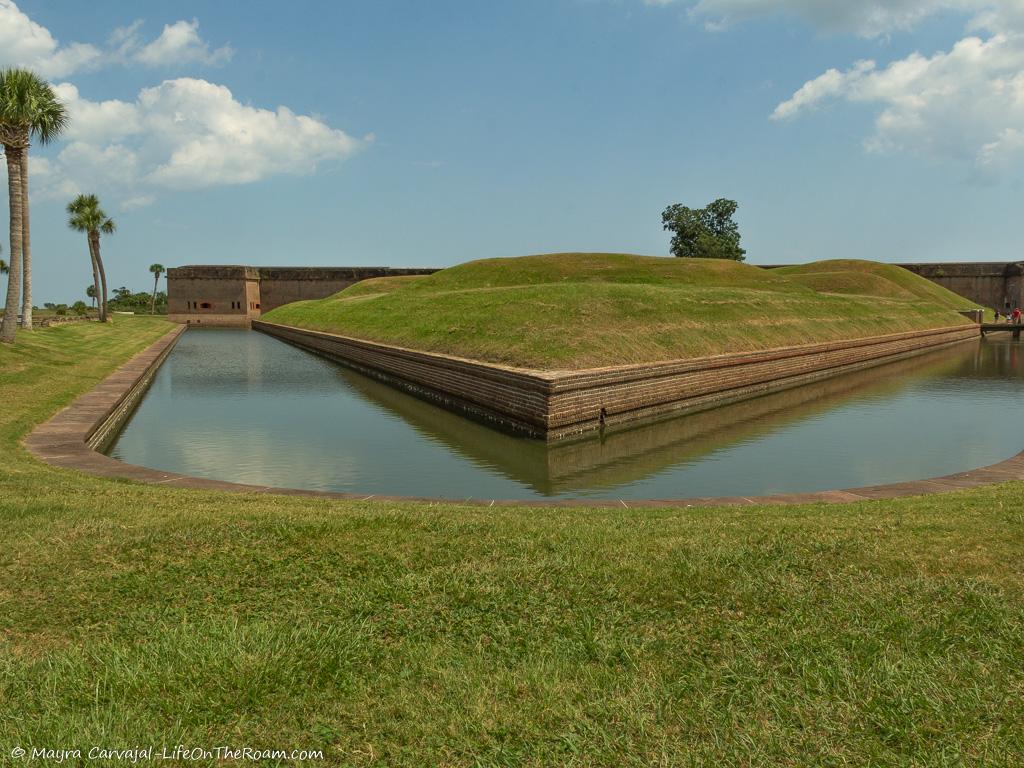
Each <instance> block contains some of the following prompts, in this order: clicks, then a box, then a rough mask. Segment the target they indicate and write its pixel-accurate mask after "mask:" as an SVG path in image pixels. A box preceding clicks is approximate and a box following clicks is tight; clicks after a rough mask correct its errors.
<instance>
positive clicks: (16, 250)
mask: <svg viewBox="0 0 1024 768" xmlns="http://www.w3.org/2000/svg"><path fill="white" fill-rule="evenodd" d="M4 154H6V155H7V193H8V200H9V202H10V208H11V265H10V272H9V273H8V275H7V303H6V304H5V305H4V319H3V323H2V324H0V342H5V343H8V344H10V343H12V342H13V341H14V337H15V335H16V334H17V332H18V299H20V298H21V214H22V210H21V208H22V201H21V154H22V150H21V149H20V148H18V147H11V146H7V145H5V146H4Z"/></svg>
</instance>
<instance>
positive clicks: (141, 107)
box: [37, 78, 371, 208]
mask: <svg viewBox="0 0 1024 768" xmlns="http://www.w3.org/2000/svg"><path fill="white" fill-rule="evenodd" d="M56 89H57V92H58V94H59V95H60V96H61V98H62V99H64V100H65V102H66V103H67V105H68V110H69V112H70V115H71V126H72V127H71V129H70V130H69V133H68V138H69V139H70V143H69V144H67V145H66V146H65V147H64V148H63V149H62V150H61V152H60V153H59V154H58V155H57V156H56V158H54V159H53V161H52V166H51V167H50V168H48V169H47V172H46V173H44V174H42V176H41V177H40V180H39V182H38V184H37V189H38V190H39V191H40V194H41V195H42V196H46V197H62V196H65V195H67V193H68V190H70V189H76V190H77V189H78V188H89V189H97V190H98V189H106V190H109V191H111V192H112V193H113V194H114V195H115V196H117V197H119V198H120V199H121V205H122V206H126V207H129V208H130V207H139V206H140V205H144V204H148V203H149V202H151V200H152V197H153V195H154V193H155V192H156V191H157V190H159V189H198V188H202V187H212V186H220V185H225V184H246V183H251V182H255V181H259V180H261V179H264V178H266V177H268V176H272V175H276V174H310V173H313V172H314V171H316V169H317V167H318V166H319V165H320V164H321V163H324V162H332V161H340V160H343V159H345V158H347V157H349V156H350V155H352V154H353V153H355V152H356V151H358V150H359V149H360V148H361V147H363V146H364V145H365V144H366V143H367V142H369V141H370V140H371V138H370V137H366V138H364V139H356V138H353V137H352V136H349V135H348V134H346V133H345V132H343V131H341V130H338V129H336V128H332V127H330V126H329V125H327V124H326V123H325V122H324V121H322V120H320V119H317V118H314V117H311V116H308V115H297V114H295V113H294V112H292V111H291V110H289V109H287V108H286V107H278V108H277V109H276V110H269V109H260V108H257V107H252V106H248V105H245V104H242V103H241V102H239V101H238V100H236V99H235V98H234V96H233V95H232V93H231V91H230V90H228V89H227V88H226V87H224V86H222V85H216V84H214V83H210V82H207V81H206V80H199V79H193V78H179V79H176V80H166V81H164V82H163V83H161V84H160V85H158V86H155V87H152V88H145V89H143V90H142V91H140V92H139V95H138V98H137V99H136V100H135V101H133V102H125V101H117V100H109V101H102V102H93V101H90V100H88V99H85V98H83V97H82V96H81V94H80V93H79V92H78V90H77V89H76V88H75V87H74V86H72V85H70V84H67V83H62V84H59V85H57V86H56Z"/></svg>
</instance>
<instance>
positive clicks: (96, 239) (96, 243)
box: [92, 232, 110, 323]
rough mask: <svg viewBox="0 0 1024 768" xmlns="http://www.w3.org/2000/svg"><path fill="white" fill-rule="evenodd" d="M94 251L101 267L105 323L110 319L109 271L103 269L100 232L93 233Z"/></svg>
mask: <svg viewBox="0 0 1024 768" xmlns="http://www.w3.org/2000/svg"><path fill="white" fill-rule="evenodd" d="M92 247H93V253H94V254H95V255H96V264H97V265H98V266H99V268H100V287H101V288H102V289H103V290H102V293H101V294H100V307H101V309H100V320H102V321H103V322H104V323H106V322H108V321H109V320H110V317H109V316H108V314H107V271H106V270H105V269H103V259H102V257H101V256H100V233H99V232H96V233H94V234H93V246H92Z"/></svg>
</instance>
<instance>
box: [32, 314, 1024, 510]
mask: <svg viewBox="0 0 1024 768" xmlns="http://www.w3.org/2000/svg"><path fill="white" fill-rule="evenodd" d="M185 330H186V328H185V326H178V327H176V328H174V329H173V330H171V331H169V332H168V333H167V334H165V335H164V336H163V337H162V338H160V339H159V340H158V341H156V342H154V343H153V344H151V345H150V346H149V347H147V348H146V349H144V350H143V351H142V352H139V353H138V354H136V355H135V356H134V357H132V358H131V359H130V360H129V361H128V362H126V363H125V364H123V365H122V366H120V367H119V368H118V369H117V370H116V371H114V372H113V373H112V374H110V375H109V376H108V377H107V378H106V379H104V380H103V381H102V382H100V384H98V385H97V386H96V387H94V388H93V389H92V390H90V391H89V392H87V393H85V394H83V395H81V396H79V397H78V398H77V399H76V400H75V401H74V402H73V403H71V405H69V406H67V407H65V408H63V409H61V410H60V411H59V412H58V413H56V414H55V415H54V416H53V417H51V418H50V419H48V420H47V421H46V422H44V423H43V424H40V425H39V426H37V427H36V428H35V429H34V430H33V431H32V432H31V433H30V434H29V435H28V436H27V437H26V438H25V440H24V445H25V447H26V448H27V449H28V451H29V452H30V453H31V454H32V455H33V456H35V457H36V458H38V459H40V460H41V461H43V462H45V463H47V464H50V465H51V466H55V467H60V468H64V469H72V470H77V471H80V472H85V473H86V474H89V475H93V476H97V477H106V478H112V479H119V480H134V481H136V482H142V483H148V484H151V485H165V486H168V487H172V488H191V489H197V490H208V491H229V492H235V493H263V494H275V495H284V496H305V497H312V498H325V499H342V500H349V501H353V500H357V501H369V500H379V501H410V502H427V503H432V504H472V505H476V506H510V507H537V508H552V507H580V508H609V507H624V508H629V509H631V508H656V507H688V506H744V505H753V504H814V503H830V504H835V503H848V502H856V501H866V500H872V499H894V498H899V497H904V496H922V495H930V494H937V493H949V492H953V491H961V490H967V489H971V488H980V487H983V486H987V485H994V484H996V483H1003V482H1009V481H1013V480H1024V451H1022V452H1021V453H1019V454H1017V455H1016V456H1013V457H1012V458H1009V459H1007V460H1006V461H1001V462H998V463H996V464H992V465H990V466H988V467H982V468H980V469H975V470H970V471H967V472H959V473H956V474H952V475H946V476H943V477H935V478H930V479H926V480H914V481H909V482H903V483H894V484H890V485H877V486H870V487H864V488H853V489H846V490H835V491H818V492H813V493H794V494H777V495H771V496H729V497H714V498H690V499H686V498H683V499H650V500H630V501H625V500H616V499H597V500H592V499H572V500H538V501H533V500H526V501H523V500H498V499H472V498H467V499H454V498H453V499H437V498H433V499H431V498H419V497H410V496H377V495H367V494H360V493H338V492H328V491H309V490H303V489H296V488H276V487H272V486H258V485H242V484H239V483H229V482H225V481H221V480H209V479H205V478H200V477H193V476H190V475H181V474H176V473H169V472H162V471H160V470H156V469H150V468H148V467H139V466H135V465H132V464H126V463H124V462H121V461H118V460H117V459H112V458H110V457H109V456H105V455H103V454H102V453H99V452H97V451H96V450H95V448H94V447H93V446H95V445H97V441H98V440H101V439H103V436H104V435H110V434H113V433H114V432H116V430H117V428H118V427H119V426H120V424H121V423H123V421H124V420H125V419H127V418H128V417H129V416H130V414H131V410H132V408H133V407H134V405H135V404H137V403H138V400H139V399H141V397H142V395H143V394H144V393H145V391H146V388H147V387H148V386H149V384H150V382H151V381H152V378H153V376H154V375H155V373H156V371H157V370H158V369H159V367H160V365H161V363H163V361H164V360H165V359H166V357H167V355H168V354H169V353H170V351H171V349H172V348H173V347H174V344H175V343H176V342H177V341H178V339H179V338H180V337H181V335H182V333H184V332H185Z"/></svg>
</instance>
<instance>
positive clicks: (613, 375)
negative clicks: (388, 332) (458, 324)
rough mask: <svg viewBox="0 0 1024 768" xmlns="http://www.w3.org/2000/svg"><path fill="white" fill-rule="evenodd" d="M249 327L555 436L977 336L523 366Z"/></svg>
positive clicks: (953, 333)
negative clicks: (625, 362) (573, 366)
mask: <svg viewBox="0 0 1024 768" xmlns="http://www.w3.org/2000/svg"><path fill="white" fill-rule="evenodd" d="M253 327H254V328H256V329H257V330H260V331H263V332H264V333H268V334H270V335H272V336H276V337H277V338H280V339H283V340H285V341H288V342H290V343H292V344H295V345H297V346H300V347H303V348H305V349H307V350H309V351H312V352H315V353H317V354H320V355H324V356H326V357H329V358H331V359H334V360H337V361H339V362H342V363H344V364H345V365H348V366H350V367H352V368H355V369H356V370H359V371H361V372H363V373H365V374H368V375H370V376H373V377H374V378H377V379H380V380H382V381H386V382H388V383H389V384H392V385H394V386H397V387H399V388H401V389H403V390H405V391H408V392H411V393H412V394H415V395H417V396H419V397H423V398H425V399H428V400H431V401H433V402H437V403H440V404H441V405H444V406H445V407H448V408H451V409H453V410H457V411H460V412H462V413H465V414H467V415H470V416H473V417H475V418H479V419H483V420H486V421H488V422H491V423H493V424H495V425H496V426H499V427H502V428H505V429H508V430H511V431H518V432H524V433H526V434H529V435H532V436H535V437H543V438H546V439H559V438H562V437H566V436H569V435H573V434H578V433H581V432H586V431H590V430H595V429H599V428H600V426H601V424H602V423H605V424H609V425H611V424H621V423H627V422H629V421H633V420H638V419H646V418H651V417H654V416H658V415H662V414H670V413H688V412H695V411H699V410H705V409H708V408H713V407H716V406H719V405H724V404H726V403H730V402H737V401H739V400H744V399H747V398H750V397H755V396H757V395H760V394H764V393H767V392H775V391H780V390H782V389H787V388H790V387H794V386H799V385H801V384H806V383H809V382H812V381H817V380H820V379H822V378H827V377H829V376H835V375H838V374H841V373H845V372H849V371H853V370H860V369H862V368H865V367H870V366H873V365H879V364H882V363H885V362H889V361H892V360H899V359H903V358H906V357H909V356H912V355H915V354H921V353H923V352H926V351H929V350H932V349H936V348H938V347H942V346H946V345H949V344H955V343H960V342H963V341H967V340H970V339H976V338H978V328H977V326H975V325H960V326H955V327H951V328H940V329H934V330H929V331H915V332H911V333H901V334H892V335H887V336H877V337H873V338H868V339H857V340H854V341H844V342H833V343H827V344H810V345H803V346H798V347H786V348H782V349H773V350H767V351H763V352H750V353H742V354H733V355H719V356H715V357H707V358H698V359H693V360H680V361H672V362H665V363H655V364H651V365H630V366H619V367H612V368H600V369H592V370H586V371H578V372H574V373H551V372H544V371H529V370H523V369H517V368H510V367H506V366H499V365H492V364H489V363H481V362H477V361H473V360H464V359H460V358H455V357H450V356H447V355H439V354H434V353H429V352H418V351H415V350H409V349H402V348H400V347H393V346H388V345H386V344H377V343H373V342H368V341H362V340H359V339H350V338H347V337H344V336H338V335H335V334H329V333H321V332H318V331H309V330H304V329H300V328H292V327H288V326H282V325H276V324H273V323H266V322H263V321H255V322H254V323H253Z"/></svg>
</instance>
